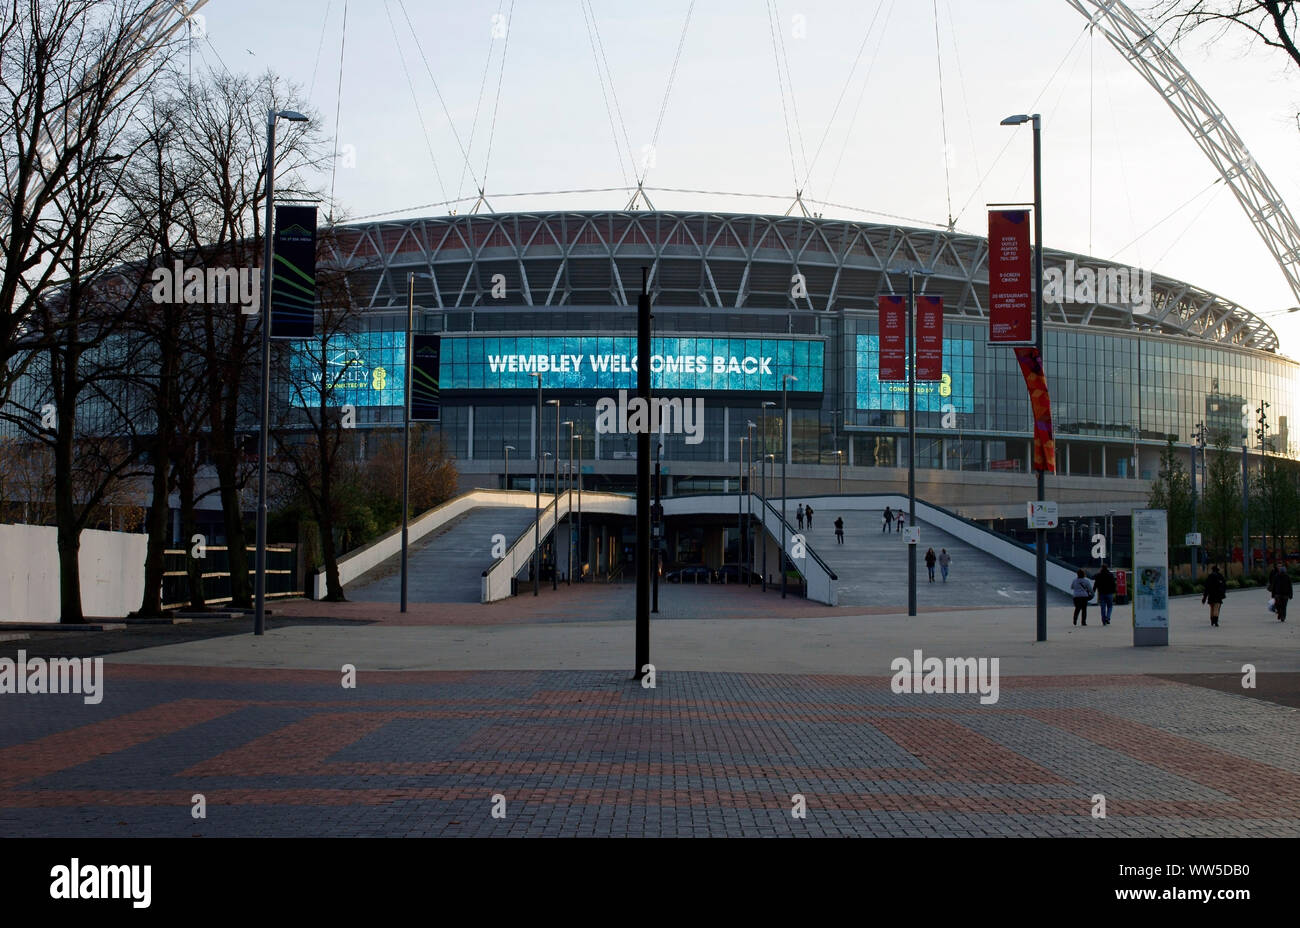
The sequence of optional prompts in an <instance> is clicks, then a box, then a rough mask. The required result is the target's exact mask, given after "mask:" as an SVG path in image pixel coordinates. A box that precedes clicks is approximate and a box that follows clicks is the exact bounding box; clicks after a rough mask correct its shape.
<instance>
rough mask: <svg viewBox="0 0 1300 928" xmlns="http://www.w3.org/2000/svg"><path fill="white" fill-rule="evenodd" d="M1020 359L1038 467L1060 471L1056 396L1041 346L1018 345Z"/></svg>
mask: <svg viewBox="0 0 1300 928" xmlns="http://www.w3.org/2000/svg"><path fill="white" fill-rule="evenodd" d="M1016 360H1017V361H1019V362H1020V373H1021V374H1023V375H1024V378H1025V386H1026V387H1028V388H1029V404H1030V407H1031V408H1032V410H1033V413H1034V470H1036V471H1046V472H1047V473H1049V474H1054V473H1056V437H1055V435H1054V434H1053V432H1052V397H1051V394H1050V393H1048V390H1047V374H1046V373H1045V372H1044V371H1043V357H1042V355H1041V354H1039V352H1038V349H1037V348H1033V347H1029V348H1025V347H1019V346H1018V347H1017V348H1016Z"/></svg>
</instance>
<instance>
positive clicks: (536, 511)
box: [533, 374, 542, 596]
mask: <svg viewBox="0 0 1300 928" xmlns="http://www.w3.org/2000/svg"><path fill="white" fill-rule="evenodd" d="M533 376H534V377H536V378H537V421H536V422H535V423H534V424H533V456H534V457H535V458H537V482H536V483H534V484H533V493H534V496H533V595H534V596H536V595H537V594H538V592H539V591H540V590H541V585H542V375H541V374H533Z"/></svg>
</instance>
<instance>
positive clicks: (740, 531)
mask: <svg viewBox="0 0 1300 928" xmlns="http://www.w3.org/2000/svg"><path fill="white" fill-rule="evenodd" d="M744 490H745V436H744V435H742V436H740V455H739V457H737V458H736V567H737V570H736V580H737V581H739V580H740V570H739V568H740V566H741V565H742V564H744V563H745V498H744V497H743V496H742V495H741V494H742V493H743V492H744Z"/></svg>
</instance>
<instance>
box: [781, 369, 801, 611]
mask: <svg viewBox="0 0 1300 928" xmlns="http://www.w3.org/2000/svg"><path fill="white" fill-rule="evenodd" d="M792 380H793V381H794V382H795V383H798V382H799V378H798V377H796V376H795V375H794V374H782V375H781V401H782V413H781V422H782V423H783V425H782V426H781V427H782V429H784V428H785V424H788V423H789V422H790V381H792ZM791 431H793V430H791ZM793 443H794V442H793V439H792V437H791V435H790V434H789V433H785V434H784V436H783V441H782V442H781V598H782V599H785V573H786V570H785V511H786V498H785V468H786V462H787V461H789V459H790V448H791V446H792V445H793Z"/></svg>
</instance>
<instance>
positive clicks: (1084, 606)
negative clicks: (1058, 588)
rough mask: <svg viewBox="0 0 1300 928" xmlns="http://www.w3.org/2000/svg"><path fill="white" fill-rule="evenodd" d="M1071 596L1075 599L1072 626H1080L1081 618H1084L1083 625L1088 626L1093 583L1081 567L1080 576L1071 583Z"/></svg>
mask: <svg viewBox="0 0 1300 928" xmlns="http://www.w3.org/2000/svg"><path fill="white" fill-rule="evenodd" d="M1070 595H1071V596H1072V597H1074V616H1073V617H1072V618H1071V622H1070V624H1071V625H1078V624H1079V617H1080V616H1082V617H1083V624H1084V625H1087V624H1088V600H1090V599H1092V581H1091V580H1089V579H1088V575H1087V574H1085V573H1084V572H1083V568H1082V567H1080V568H1079V570H1078V574H1077V575H1076V576H1075V578H1074V579H1073V580H1071V581H1070Z"/></svg>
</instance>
